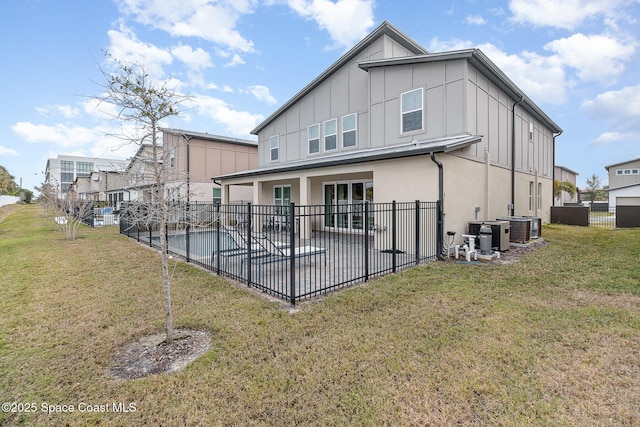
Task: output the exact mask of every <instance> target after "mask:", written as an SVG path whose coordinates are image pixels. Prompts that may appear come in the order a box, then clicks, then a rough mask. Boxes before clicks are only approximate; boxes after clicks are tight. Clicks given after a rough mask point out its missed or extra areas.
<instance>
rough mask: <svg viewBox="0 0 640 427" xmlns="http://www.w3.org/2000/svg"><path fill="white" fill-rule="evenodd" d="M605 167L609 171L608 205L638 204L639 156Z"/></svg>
mask: <svg viewBox="0 0 640 427" xmlns="http://www.w3.org/2000/svg"><path fill="white" fill-rule="evenodd" d="M605 169H606V170H607V172H608V173H609V207H610V208H615V207H616V206H640V158H637V159H634V160H628V161H626V162H622V163H616V164H613V165H609V166H605Z"/></svg>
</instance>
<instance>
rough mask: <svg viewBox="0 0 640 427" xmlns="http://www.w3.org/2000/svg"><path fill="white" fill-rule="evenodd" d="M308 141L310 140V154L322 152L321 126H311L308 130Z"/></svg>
mask: <svg viewBox="0 0 640 427" xmlns="http://www.w3.org/2000/svg"><path fill="white" fill-rule="evenodd" d="M307 139H308V140H309V154H315V153H319V152H320V125H311V126H309V127H308V128H307Z"/></svg>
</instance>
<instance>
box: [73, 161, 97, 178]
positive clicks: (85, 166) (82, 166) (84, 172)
mask: <svg viewBox="0 0 640 427" xmlns="http://www.w3.org/2000/svg"><path fill="white" fill-rule="evenodd" d="M76 167H77V173H76V175H77V176H89V175H91V171H92V170H93V163H91V162H78V163H77V164H76Z"/></svg>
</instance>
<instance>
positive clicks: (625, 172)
mask: <svg viewBox="0 0 640 427" xmlns="http://www.w3.org/2000/svg"><path fill="white" fill-rule="evenodd" d="M638 174H640V169H637V168H633V169H616V175H638Z"/></svg>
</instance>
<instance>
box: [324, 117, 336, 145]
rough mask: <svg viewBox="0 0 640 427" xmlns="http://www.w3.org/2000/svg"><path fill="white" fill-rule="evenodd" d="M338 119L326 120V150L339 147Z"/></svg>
mask: <svg viewBox="0 0 640 427" xmlns="http://www.w3.org/2000/svg"><path fill="white" fill-rule="evenodd" d="M337 139H338V121H337V120H336V119H331V120H327V121H326V122H324V151H332V150H335V149H336V148H338V144H337Z"/></svg>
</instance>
